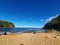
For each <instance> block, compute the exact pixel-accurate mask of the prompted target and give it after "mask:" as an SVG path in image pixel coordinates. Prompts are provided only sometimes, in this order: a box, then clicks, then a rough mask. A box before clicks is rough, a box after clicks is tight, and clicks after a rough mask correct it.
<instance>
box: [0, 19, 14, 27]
mask: <svg viewBox="0 0 60 45" xmlns="http://www.w3.org/2000/svg"><path fill="white" fill-rule="evenodd" d="M0 27H2V28H14V27H15V26H14V24H13V23H11V22H7V21H2V20H0Z"/></svg>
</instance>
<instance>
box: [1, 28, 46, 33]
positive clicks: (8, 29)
mask: <svg viewBox="0 0 60 45" xmlns="http://www.w3.org/2000/svg"><path fill="white" fill-rule="evenodd" d="M0 32H11V33H18V32H45V30H44V29H41V28H0Z"/></svg>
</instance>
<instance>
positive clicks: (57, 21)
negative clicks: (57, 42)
mask: <svg viewBox="0 0 60 45" xmlns="http://www.w3.org/2000/svg"><path fill="white" fill-rule="evenodd" d="M43 29H55V30H57V31H60V15H59V16H57V17H56V18H54V19H52V20H51V21H49V22H48V23H47V24H46V25H45V26H44V27H43Z"/></svg>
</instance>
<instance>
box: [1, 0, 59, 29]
mask: <svg viewBox="0 0 60 45" xmlns="http://www.w3.org/2000/svg"><path fill="white" fill-rule="evenodd" d="M58 14H60V0H0V20H4V21H8V22H12V23H14V25H15V26H16V27H37V28H42V27H43V26H44V25H45V24H46V23H47V22H48V21H50V20H51V19H53V18H55V17H56V16H57V15H58Z"/></svg>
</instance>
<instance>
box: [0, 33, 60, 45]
mask: <svg viewBox="0 0 60 45" xmlns="http://www.w3.org/2000/svg"><path fill="white" fill-rule="evenodd" d="M0 45H60V36H57V34H54V33H53V34H52V33H36V34H34V33H21V34H9V35H1V36H0Z"/></svg>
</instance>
